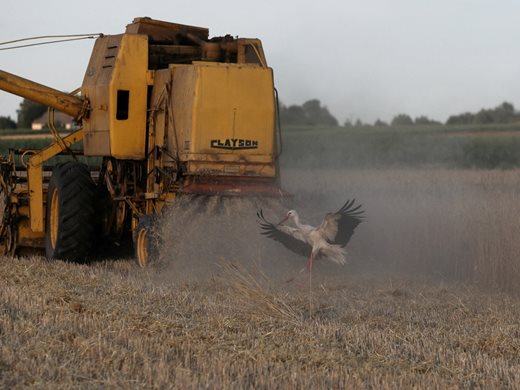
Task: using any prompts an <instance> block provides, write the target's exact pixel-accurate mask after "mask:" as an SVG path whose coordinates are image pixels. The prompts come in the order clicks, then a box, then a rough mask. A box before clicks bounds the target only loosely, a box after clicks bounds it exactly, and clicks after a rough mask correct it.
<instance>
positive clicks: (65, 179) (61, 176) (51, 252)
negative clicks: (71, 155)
mask: <svg viewBox="0 0 520 390" xmlns="http://www.w3.org/2000/svg"><path fill="white" fill-rule="evenodd" d="M95 202H96V185H95V183H94V181H93V180H92V178H91V177H90V172H89V170H88V168H87V166H86V165H84V164H81V163H78V162H76V161H67V162H65V163H61V164H58V165H56V166H55V167H54V169H53V171H52V177H51V180H50V183H49V188H48V191H47V210H46V211H47V213H46V218H45V220H46V221H45V254H46V256H47V258H48V259H59V260H66V261H73V262H87V261H88V260H89V256H90V255H91V250H92V247H93V245H94V239H95V224H96V212H95Z"/></svg>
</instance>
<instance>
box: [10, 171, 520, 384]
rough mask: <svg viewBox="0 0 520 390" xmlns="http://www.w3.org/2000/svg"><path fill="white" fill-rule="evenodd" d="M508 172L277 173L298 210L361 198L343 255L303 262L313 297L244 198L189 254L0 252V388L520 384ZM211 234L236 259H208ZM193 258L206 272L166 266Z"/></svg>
mask: <svg viewBox="0 0 520 390" xmlns="http://www.w3.org/2000/svg"><path fill="white" fill-rule="evenodd" d="M519 176H520V175H518V172H517V171H507V172H498V171H489V172H476V171H447V170H428V171H413V170H401V171H395V170H388V171H378V172H375V171H353V172H345V171H326V172H325V171H324V172H314V173H312V172H311V173H310V172H309V171H308V170H307V171H302V172H299V171H292V172H287V173H286V179H288V180H287V187H288V188H289V189H290V190H291V191H292V192H294V193H296V194H298V196H297V199H296V200H295V203H296V206H297V207H298V210H300V209H301V211H302V214H303V215H304V217H306V218H308V219H309V222H314V223H317V222H319V219H320V218H321V217H322V216H323V212H324V211H328V210H332V209H334V208H336V207H337V206H339V205H341V204H342V201H344V200H345V198H347V197H352V196H356V197H357V198H358V199H359V200H360V201H362V203H363V204H364V205H365V208H366V210H367V216H368V219H367V222H366V223H363V224H362V225H361V226H360V228H359V230H358V231H357V232H356V234H355V236H354V239H353V240H352V245H351V246H350V248H349V249H350V255H351V257H352V261H351V263H350V264H349V265H348V266H347V267H345V268H339V267H337V266H334V265H329V264H326V263H323V262H318V263H317V264H316V267H315V268H314V271H313V290H312V307H313V312H312V313H309V304H308V298H309V296H308V284H307V283H308V282H307V281H308V279H307V275H306V274H298V273H297V271H298V270H299V269H300V268H301V267H302V266H303V263H304V262H305V259H299V260H300V261H301V263H293V262H292V260H291V261H288V262H283V261H282V260H284V259H283V258H282V256H285V255H287V256H289V254H288V252H287V251H286V250H285V249H284V248H282V249H281V251H279V252H278V253H279V254H280V257H278V258H276V257H274V258H273V259H270V260H271V261H267V259H263V258H261V257H262V256H264V257H265V255H262V252H261V251H260V250H259V248H256V247H253V244H254V243H258V245H264V244H265V243H267V241H262V240H263V238H260V237H258V232H257V228H256V225H254V213H249V211H247V210H244V211H242V214H243V215H249V214H251V215H252V218H253V219H252V221H251V223H249V222H248V221H249V220H247V221H246V220H245V219H240V220H241V225H240V226H239V227H237V228H236V229H237V231H234V230H232V231H233V232H234V233H233V235H234V236H236V237H235V239H234V240H232V241H231V242H230V245H232V246H233V247H232V248H230V247H226V246H223V242H224V238H225V237H226V235H227V234H228V230H227V228H224V227H223V225H221V224H220V220H218V221H217V222H219V223H217V225H218V227H219V228H220V230H221V231H220V232H219V235H218V241H219V243H220V245H221V247H215V246H214V242H212V241H211V240H210V238H211V237H209V231H208V230H204V231H202V232H201V233H200V236H201V239H206V240H208V243H209V244H210V248H209V250H206V251H203V252H201V253H204V254H205V255H204V256H202V257H201V258H200V259H198V262H195V263H192V262H193V261H194V260H196V258H194V257H190V256H188V257H186V258H174V257H172V263H171V264H168V262H166V263H165V264H162V265H160V267H159V268H155V269H152V270H148V271H142V270H140V269H138V268H137V267H135V266H134V265H133V263H131V262H130V261H118V262H106V263H98V264H94V265H91V266H84V265H75V264H66V263H62V262H52V263H49V262H45V261H43V260H42V259H40V258H32V259H17V260H14V259H6V258H4V259H0V285H1V286H2V288H1V289H0V387H1V388H27V387H31V388H49V389H59V388H67V389H69V388H88V389H91V388H160V389H163V388H392V389H394V388H457V387H474V388H513V389H514V388H520V386H519V385H518V384H519V383H520V353H519V352H520V324H519V322H518V313H519V312H520V297H518V294H516V292H518V291H520V289H519V288H518V280H520V278H519V277H520V275H519V272H520V270H519V266H518V258H517V257H518V253H520V244H518V240H517V237H518V236H519V233H520V228H519V222H518V221H520V218H519V217H520V215H519V214H520V206H519V205H518V202H517V199H516V198H517V194H518V191H519V190H518V188H520V186H519V184H520V177H519ZM324 189H326V191H324ZM190 210H191V209H190ZM229 210H231V211H233V212H230V213H229V214H230V216H231V217H232V218H233V217H234V214H233V213H234V209H233V208H232V207H230V208H229ZM276 212H277V211H276V210H274V209H273V210H272V211H271V213H272V214H276ZM242 214H241V215H242ZM224 217H226V215H224V216H222V218H224ZM193 218H194V216H193V215H192V214H190V215H187V219H189V220H193ZM195 221H197V220H195ZM244 221H246V222H244ZM249 225H252V226H253V227H252V230H251V232H249V231H248V226H249ZM182 228H183V229H185V230H187V229H190V227H189V226H188V225H186V224H183V227H182ZM192 233H193V236H192V241H191V242H184V243H183V244H184V245H185V246H187V247H193V246H197V245H198V244H197V243H196V242H195V241H197V240H196V238H197V239H198V237H197V236H196V234H195V233H196V231H193V232H192ZM190 234H191V233H190ZM241 234H243V237H246V238H247V240H246V241H247V242H246V245H245V250H244V251H242V250H241V248H240V247H239V246H240V245H239V244H240V240H239V239H238V238H237V237H239V236H240V235H241ZM240 237H242V236H240ZM256 238H258V239H257V240H256ZM176 239H177V240H178V237H176ZM172 242H173V243H174V244H175V243H176V242H175V241H172ZM197 242H198V241H197ZM173 246H175V245H173ZM230 249H233V251H231V250H230ZM219 250H220V251H222V252H224V253H225V252H226V251H227V252H228V253H231V252H232V253H233V255H232V256H231V257H230V258H233V259H235V258H237V259H238V258H240V256H245V257H243V264H242V265H234V264H229V263H226V262H222V261H221V266H220V267H218V266H214V263H215V262H218V256H220V254H218V252H219ZM186 253H188V252H186ZM165 255H166V256H168V252H167V253H165ZM246 255H249V256H251V257H247V256H246ZM257 257H258V258H257ZM259 260H263V261H259ZM296 260H298V259H296ZM183 261H184V262H183ZM205 262H207V263H206V264H212V266H211V267H208V266H207V265H206V270H209V269H210V268H211V270H212V272H213V271H215V276H214V277H212V278H210V277H207V278H205V279H199V281H195V282H191V281H190V282H187V280H192V279H188V278H185V275H183V274H180V273H179V272H178V271H179V268H178V265H179V264H182V267H185V268H189V267H190V264H191V266H192V267H195V268H197V271H198V272H202V270H203V263H205ZM251 262H254V263H256V264H257V266H258V270H257V271H251V268H252V267H250V266H249V265H251V264H250V263H251ZM222 263H223V265H222ZM244 264H245V265H246V266H244ZM176 267H177V268H176ZM376 271H377V272H376ZM285 272H288V273H289V274H290V275H299V276H297V277H296V279H295V281H294V282H292V283H283V282H282V283H280V280H284V279H285ZM188 274H189V273H188ZM272 275H274V276H272ZM374 275H377V276H374ZM390 275H392V276H390ZM396 275H400V276H396ZM417 275H421V276H417ZM443 280H444V281H443ZM461 282H462V283H464V284H461ZM481 287H486V288H485V289H482V288H481ZM504 291H509V292H514V293H515V294H507V293H505V292H504Z"/></svg>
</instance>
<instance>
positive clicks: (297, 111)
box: [280, 99, 520, 128]
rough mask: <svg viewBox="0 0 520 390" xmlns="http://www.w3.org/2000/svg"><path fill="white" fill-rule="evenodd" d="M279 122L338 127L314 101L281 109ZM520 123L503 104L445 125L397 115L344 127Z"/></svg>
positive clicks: (350, 122) (454, 118) (454, 117)
mask: <svg viewBox="0 0 520 390" xmlns="http://www.w3.org/2000/svg"><path fill="white" fill-rule="evenodd" d="M280 118H281V121H282V123H283V124H284V125H295V126H301V125H306V126H338V123H339V122H338V120H337V119H336V118H335V117H334V116H333V115H332V114H331V113H330V112H329V110H328V108H327V107H326V106H323V105H322V104H321V102H320V101H319V100H317V99H312V100H309V101H307V102H305V103H303V104H302V105H301V106H299V105H291V106H285V105H284V104H282V105H281V108H280ZM516 122H520V112H518V111H516V110H515V107H514V106H513V104H512V103H509V102H504V103H502V104H500V105H498V106H497V107H495V108H491V109H485V108H483V109H481V110H480V111H478V112H476V113H471V112H465V113H462V114H458V115H452V116H450V117H449V118H448V119H447V120H446V122H445V123H442V122H440V121H437V120H434V119H430V118H428V117H427V116H425V115H421V116H418V117H416V118H412V117H411V116H410V115H408V114H403V113H400V114H397V115H395V116H394V117H393V118H392V120H391V121H390V122H385V121H382V120H381V119H377V120H376V121H375V122H374V123H373V124H370V123H364V122H363V121H361V119H356V120H352V119H347V120H346V121H345V122H344V123H343V126H344V127H347V128H348V127H364V126H367V127H369V126H378V127H384V126H414V125H417V126H425V125H428V126H442V125H444V124H446V125H473V124H474V125H485V124H508V123H516Z"/></svg>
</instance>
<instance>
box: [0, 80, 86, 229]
mask: <svg viewBox="0 0 520 390" xmlns="http://www.w3.org/2000/svg"><path fill="white" fill-rule="evenodd" d="M0 89H1V90H4V91H6V92H10V93H13V94H15V95H18V96H21V97H24V98H26V99H29V100H32V101H35V102H38V103H40V104H43V105H45V106H48V107H52V108H54V109H56V110H58V111H61V112H64V113H65V114H68V115H70V116H72V117H73V118H74V119H75V120H76V121H78V122H79V121H80V120H81V119H82V118H86V117H87V116H88V112H89V103H88V100H87V99H83V98H80V97H77V96H74V95H70V94H67V93H65V92H61V91H58V90H57V89H54V88H50V87H47V86H45V85H42V84H38V83H35V82H34V81H31V80H27V79H24V78H23V77H20V76H16V75H14V74H11V73H8V72H4V71H2V70H0ZM82 139H83V130H82V129H80V130H77V131H75V132H74V133H72V134H70V135H68V136H66V137H64V138H63V139H59V140H57V141H56V142H54V143H53V144H51V145H50V146H48V147H46V148H45V149H42V150H40V151H39V152H38V153H36V154H34V155H32V156H31V157H30V158H29V161H28V164H27V176H28V184H29V195H30V196H29V205H30V208H29V209H30V215H31V230H32V231H33V232H35V233H36V232H43V231H44V212H43V163H44V162H45V161H47V160H49V159H50V158H52V157H54V156H56V155H57V154H59V153H61V152H63V151H64V150H66V149H68V148H69V147H70V146H71V145H73V144H75V143H77V142H79V141H81V140H82Z"/></svg>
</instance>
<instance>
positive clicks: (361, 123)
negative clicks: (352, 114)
mask: <svg viewBox="0 0 520 390" xmlns="http://www.w3.org/2000/svg"><path fill="white" fill-rule="evenodd" d="M363 126H364V123H363V121H361V119H356V122H355V123H354V127H363Z"/></svg>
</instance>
